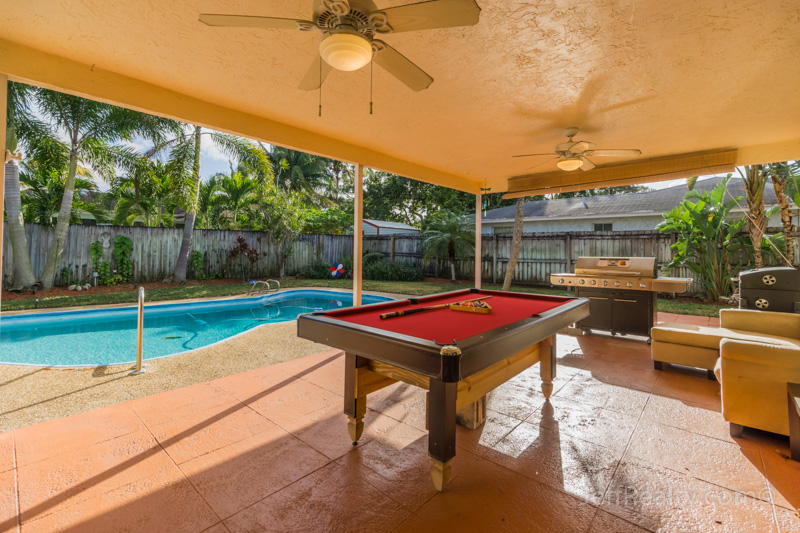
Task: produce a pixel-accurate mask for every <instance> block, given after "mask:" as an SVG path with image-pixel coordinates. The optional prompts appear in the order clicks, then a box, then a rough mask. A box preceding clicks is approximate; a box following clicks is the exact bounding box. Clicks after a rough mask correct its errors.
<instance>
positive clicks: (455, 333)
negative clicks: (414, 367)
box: [325, 290, 573, 343]
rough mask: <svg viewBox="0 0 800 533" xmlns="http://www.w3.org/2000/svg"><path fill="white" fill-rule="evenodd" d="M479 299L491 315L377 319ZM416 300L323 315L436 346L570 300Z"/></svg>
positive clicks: (454, 296) (510, 296) (497, 295)
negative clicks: (397, 312)
mask: <svg viewBox="0 0 800 533" xmlns="http://www.w3.org/2000/svg"><path fill="white" fill-rule="evenodd" d="M483 296H491V298H488V299H487V300H484V301H485V302H486V303H488V304H489V305H490V306H491V307H492V311H491V313H488V314H481V313H468V312H463V311H454V310H451V309H448V308H442V309H435V310H432V311H425V312H422V313H415V314H413V315H407V316H399V317H394V318H388V319H383V320H382V319H381V318H380V315H381V314H382V313H389V312H392V311H400V310H408V309H415V308H418V307H427V306H431V305H437V304H443V303H451V302H458V301H463V300H471V299H473V298H480V297H483ZM418 300H419V302H418V303H417V304H411V303H410V301H409V300H398V301H396V302H387V303H385V304H378V305H376V306H370V307H353V308H349V309H342V310H337V311H331V312H328V313H325V315H327V316H329V317H331V318H335V319H338V320H342V321H344V322H350V323H352V324H359V325H362V326H369V327H373V328H377V329H382V330H385V331H390V332H393V333H399V334H403V335H409V336H412V337H418V338H421V339H426V340H435V341H436V342H438V343H449V342H452V341H453V340H455V341H460V340H463V339H466V338H469V337H472V336H474V335H480V334H482V333H486V332H487V331H491V330H493V329H496V328H500V327H502V326H507V325H509V324H513V323H514V322H518V321H520V320H523V319H525V318H530V317H533V316H535V315H539V314H541V313H544V312H546V311H549V310H551V309H554V308H556V307H558V306H560V305H563V304H565V303H568V302H570V301H572V300H573V298H564V297H559V296H545V295H540V294H525V293H518V292H498V291H481V292H480V293H473V292H470V291H469V290H465V291H459V292H453V293H447V294H443V295H433V296H423V297H420V298H418Z"/></svg>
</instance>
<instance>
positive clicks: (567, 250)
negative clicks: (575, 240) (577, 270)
mask: <svg viewBox="0 0 800 533" xmlns="http://www.w3.org/2000/svg"><path fill="white" fill-rule="evenodd" d="M564 261H565V262H566V263H567V269H566V270H564V272H572V234H571V233H569V232H567V234H566V236H565V237H564Z"/></svg>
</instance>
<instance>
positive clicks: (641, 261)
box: [575, 257, 656, 278]
mask: <svg viewBox="0 0 800 533" xmlns="http://www.w3.org/2000/svg"><path fill="white" fill-rule="evenodd" d="M575 273H576V274H582V275H585V276H636V277H640V278H654V277H656V258H655V257H579V258H578V261H577V262H576V263H575Z"/></svg>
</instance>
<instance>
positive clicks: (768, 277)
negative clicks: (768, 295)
mask: <svg viewBox="0 0 800 533" xmlns="http://www.w3.org/2000/svg"><path fill="white" fill-rule="evenodd" d="M761 281H763V282H764V285H774V284H775V282H776V281H778V280H777V279H775V276H773V275H772V274H767V275H766V276H764V277H763V278H761Z"/></svg>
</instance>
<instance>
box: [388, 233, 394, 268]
mask: <svg viewBox="0 0 800 533" xmlns="http://www.w3.org/2000/svg"><path fill="white" fill-rule="evenodd" d="M389 260H390V261H392V262H393V261H394V235H392V236H391V237H390V238H389Z"/></svg>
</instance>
